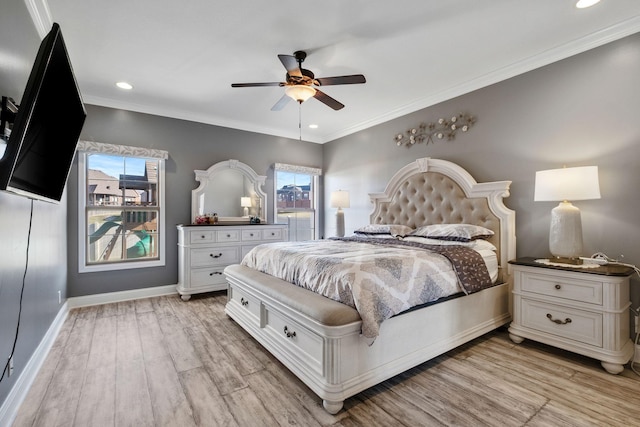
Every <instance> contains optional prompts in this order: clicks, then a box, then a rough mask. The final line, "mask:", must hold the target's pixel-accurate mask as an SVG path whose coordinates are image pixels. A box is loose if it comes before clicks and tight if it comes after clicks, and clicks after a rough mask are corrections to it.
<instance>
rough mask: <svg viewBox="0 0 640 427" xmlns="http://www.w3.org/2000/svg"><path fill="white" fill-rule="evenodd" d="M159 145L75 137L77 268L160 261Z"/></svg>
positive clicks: (157, 263)
mask: <svg viewBox="0 0 640 427" xmlns="http://www.w3.org/2000/svg"><path fill="white" fill-rule="evenodd" d="M166 158H167V153H166V152H165V151H162V150H146V149H142V148H137V147H126V146H120V145H111V144H101V143H95V142H86V141H80V143H79V145H78V210H79V212H78V219H79V220H78V223H79V230H78V239H79V245H78V249H79V266H80V272H89V271H104V270H116V269H127V268H141V267H155V266H160V265H164V222H165V221H164V160H165V159H166Z"/></svg>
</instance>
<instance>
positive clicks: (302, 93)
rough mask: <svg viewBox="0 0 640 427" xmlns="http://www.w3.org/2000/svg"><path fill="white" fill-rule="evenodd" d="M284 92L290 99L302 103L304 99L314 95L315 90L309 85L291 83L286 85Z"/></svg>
mask: <svg viewBox="0 0 640 427" xmlns="http://www.w3.org/2000/svg"><path fill="white" fill-rule="evenodd" d="M284 93H285V94H286V95H287V96H288V97H290V98H291V99H293V100H295V101H298V102H299V103H301V104H302V103H303V102H304V101H306V100H307V99H309V98H311V97H312V96H313V95H315V94H316V90H315V89H314V88H312V87H311V86H306V85H293V86H287V87H286V88H285V90H284Z"/></svg>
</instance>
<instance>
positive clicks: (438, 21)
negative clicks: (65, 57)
mask: <svg viewBox="0 0 640 427" xmlns="http://www.w3.org/2000/svg"><path fill="white" fill-rule="evenodd" d="M25 2H26V3H27V5H28V6H29V8H30V12H31V14H32V16H33V18H34V22H35V23H36V28H38V31H39V32H40V34H41V35H44V34H45V33H46V32H47V31H48V30H49V29H50V27H51V23H52V22H58V23H59V24H60V26H61V28H62V31H63V34H64V37H65V41H66V43H67V47H68V50H69V55H70V57H71V61H72V63H73V66H74V70H75V73H76V77H77V79H78V83H79V85H80V89H81V92H82V94H83V97H84V101H85V103H88V104H95V105H102V106H106V107H113V108H122V109H126V110H133V111H139V112H144V113H150V114H156V115H160V116H166V117H174V118H179V119H186V120H191V121H196V122H202V123H208V124H214V125H220V126H225V127H232V128H237V129H243V130H248V131H253V132H259V133H264V134H270V135H276V136H283V137H288V138H294V139H298V138H299V137H300V129H299V128H298V120H299V113H300V110H299V107H298V105H297V104H296V103H295V102H293V101H292V102H290V103H289V104H288V105H287V106H286V107H285V108H284V109H283V110H282V111H278V112H273V111H270V109H271V107H272V106H273V104H275V103H276V101H278V100H279V99H280V97H281V96H282V95H283V93H284V88H281V87H256V88H232V87H231V83H243V82H270V81H284V79H285V69H284V67H283V66H282V64H281V63H280V61H279V60H278V57H277V54H293V52H294V51H296V50H306V51H307V52H308V57H307V59H306V61H305V62H304V64H303V68H307V69H310V70H311V71H313V72H314V73H315V75H316V77H331V76H336V75H347V74H364V75H365V76H366V78H367V83H366V84H357V85H346V86H323V87H322V90H323V91H324V92H325V93H327V94H328V95H330V96H332V97H334V98H336V99H337V100H338V101H341V102H342V103H343V104H345V105H346V107H345V108H344V109H342V110H340V111H334V110H332V109H330V108H329V107H327V106H325V105H324V104H322V103H320V102H319V101H317V100H315V99H310V100H308V101H306V102H305V103H304V104H302V109H301V117H302V129H301V133H302V139H303V140H305V141H312V142H318V143H324V142H328V141H332V140H334V139H336V138H339V137H342V136H345V135H349V134H351V133H354V132H357V131H359V130H362V129H366V128H368V127H370V126H373V125H375V124H379V123H382V122H385V121H388V120H390V119H393V118H396V117H399V116H402V115H405V114H408V113H411V112H413V111H417V110H419V109H422V108H425V107H428V106H430V105H434V104H436V103H438V102H442V101H444V100H447V99H451V98H452V97H455V96H458V95H461V94H464V93H467V92H469V91H472V90H475V89H478V88H481V87H484V86H487V85H489V84H492V83H495V82H497V81H500V80H503V79H505V78H509V77H512V76H514V75H518V74H521V73H523V72H526V71H529V70H532V69H534V68H537V67H540V66H543V65H546V64H549V63H551V62H554V61H557V60H560V59H563V58H566V57H568V56H571V55H574V54H577V53H580V52H583V51H585V50H588V49H591V48H594V47H597V46H599V45H602V44H605V43H608V42H611V41H613V40H616V39H619V38H622V37H625V36H628V35H630V34H634V33H636V32H638V31H640V1H639V0H602V1H601V2H600V3H599V4H597V5H596V6H594V7H592V8H589V9H582V10H580V9H576V7H575V0H529V1H524V0H485V1H477V0H446V1H443V0H395V1H383V0H377V1H371V0H350V1H345V0H324V1H321V2H318V1H316V2H313V3H312V2H308V1H305V0H297V1H295V0H279V1H268V0H236V1H222V0H186V1H176V0H136V1H130V0H110V1H104V0H25ZM121 80H124V81H127V82H129V83H131V84H133V86H134V89H133V90H132V91H129V92H126V91H123V90H121V89H118V88H116V87H115V85H114V83H115V82H117V81H121ZM454 113H457V112H452V114H454ZM470 113H473V112H470ZM433 119H435V118H430V117H425V120H433ZM311 123H315V124H317V125H318V126H319V127H318V129H309V128H308V127H307V125H308V124H311ZM392 138H393V135H389V139H390V140H391V139H392Z"/></svg>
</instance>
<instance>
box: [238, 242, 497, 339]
mask: <svg viewBox="0 0 640 427" xmlns="http://www.w3.org/2000/svg"><path fill="white" fill-rule="evenodd" d="M242 265H245V266H247V267H250V268H253V269H256V270H259V271H261V272H263V273H266V274H269V275H272V276H275V277H278V278H280V279H282V280H285V281H287V282H290V283H293V284H295V285H298V286H301V287H304V288H306V289H309V290H311V291H314V292H316V293H319V294H321V295H324V296H325V297H328V298H331V299H333V300H336V301H340V302H342V303H344V304H348V305H350V306H351V307H354V308H355V309H356V310H358V313H360V317H361V318H362V335H364V336H365V337H367V338H375V337H377V336H378V333H379V329H380V324H381V323H382V322H383V321H384V320H385V319H388V318H390V317H392V316H394V315H396V314H398V313H401V312H403V311H405V310H408V309H410V308H412V307H414V306H417V305H420V304H424V303H428V302H432V301H435V300H437V299H439V298H443V297H446V296H449V295H453V294H455V293H458V292H461V291H463V292H465V293H471V292H476V291H478V290H480V289H484V288H486V287H489V286H491V285H492V283H491V279H490V277H489V273H488V271H487V268H486V265H485V264H484V261H483V260H482V257H481V256H480V255H479V254H478V253H477V252H476V251H474V250H473V249H470V248H466V247H462V246H432V245H429V246H427V245H421V244H418V243H413V242H402V241H398V240H395V239H372V238H361V237H349V238H343V239H332V240H318V241H306V242H278V243H269V244H264V245H259V246H257V247H255V248H253V249H252V250H251V251H250V252H249V253H248V254H247V255H246V256H245V257H244V259H243V260H242Z"/></svg>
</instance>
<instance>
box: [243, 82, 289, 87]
mask: <svg viewBox="0 0 640 427" xmlns="http://www.w3.org/2000/svg"><path fill="white" fill-rule="evenodd" d="M262 86H284V83H282V82H264V83H231V87H262Z"/></svg>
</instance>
